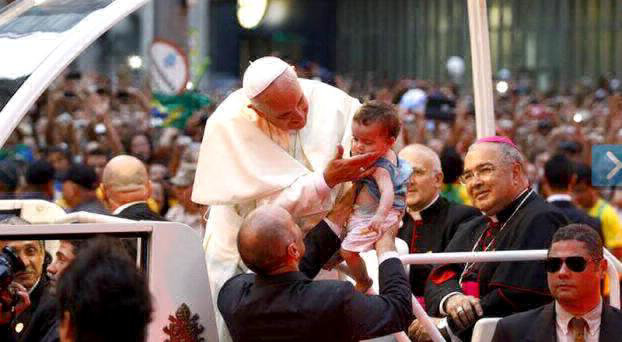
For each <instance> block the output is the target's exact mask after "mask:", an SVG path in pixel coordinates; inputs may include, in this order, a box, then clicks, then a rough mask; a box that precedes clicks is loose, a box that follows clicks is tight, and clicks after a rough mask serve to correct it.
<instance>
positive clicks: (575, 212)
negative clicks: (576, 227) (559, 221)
mask: <svg viewBox="0 0 622 342" xmlns="http://www.w3.org/2000/svg"><path fill="white" fill-rule="evenodd" d="M549 203H551V204H552V205H554V206H556V207H557V208H558V209H559V210H560V211H561V212H562V213H563V214H564V215H565V216H566V217H567V218H568V221H570V223H582V224H586V225H588V226H590V227H592V228H594V229H595V230H596V231H597V232H598V235H600V238H601V239H604V236H603V228H602V225H601V223H600V220H599V219H597V218H594V217H591V216H590V215H588V214H587V213H586V212H585V211H583V210H581V209H579V208H577V207H576V206H575V205H574V204H573V203H572V202H571V201H566V200H556V201H550V202H549ZM603 241H604V240H603Z"/></svg>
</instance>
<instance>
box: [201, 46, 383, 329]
mask: <svg viewBox="0 0 622 342" xmlns="http://www.w3.org/2000/svg"><path fill="white" fill-rule="evenodd" d="M242 83H243V84H242V89H240V90H237V91H235V92H234V93H232V94H231V95H229V96H228V97H227V98H226V99H225V100H224V101H223V102H222V103H221V104H220V106H219V107H218V108H217V109H216V111H215V112H214V114H212V116H211V117H210V118H209V120H208V121H207V124H206V126H205V134H204V136H203V141H202V144H201V151H200V155H199V162H198V168H197V171H196V177H195V182H194V187H193V192H192V200H193V201H194V202H196V203H199V204H205V205H210V212H209V218H208V221H207V227H206V233H205V239H204V241H203V247H204V248H205V258H206V262H207V270H208V274H209V279H210V285H211V293H212V300H213V302H214V304H215V303H216V300H217V294H218V291H219V290H220V288H221V287H222V285H223V284H224V282H225V281H226V280H228V279H229V278H231V277H232V276H234V275H235V274H237V273H240V272H242V271H243V265H241V260H240V255H239V254H238V250H237V243H236V238H237V233H238V230H239V227H240V224H241V223H242V221H243V219H244V217H245V216H246V215H247V214H248V213H249V212H250V211H251V210H253V209H254V208H255V207H257V206H259V205H263V204H268V203H271V204H278V205H280V206H282V207H284V208H285V209H287V210H288V211H289V212H290V214H292V216H293V217H294V219H295V220H296V221H297V222H298V224H299V225H300V227H301V228H302V229H303V230H304V231H305V232H307V231H308V230H309V229H310V228H312V227H313V226H314V225H315V224H317V223H319V221H320V220H321V219H323V218H324V217H325V216H326V215H327V214H328V213H329V212H330V210H331V209H332V208H333V206H334V203H335V201H336V199H337V197H338V196H339V195H340V193H341V192H342V185H341V183H344V182H349V181H352V180H356V179H358V178H361V177H364V176H367V175H369V174H371V171H373V170H372V169H368V168H369V167H370V166H371V165H372V164H373V162H374V161H375V159H376V158H377V157H378V156H377V155H361V156H356V157H353V158H348V159H345V158H342V157H341V155H342V154H343V153H344V151H345V155H346V156H349V154H350V143H351V141H350V140H351V122H352V117H353V115H354V113H355V111H356V110H357V109H358V107H359V106H360V103H359V102H358V101H357V100H356V99H354V98H352V97H350V96H348V95H347V94H346V93H344V92H343V91H341V90H339V89H337V88H334V87H332V86H329V85H326V84H324V83H321V82H318V81H311V80H305V79H299V78H298V77H297V76H296V72H295V71H294V69H293V67H291V66H290V65H288V64H287V63H285V62H284V61H282V60H280V59H278V58H276V57H263V58H260V59H258V60H256V61H255V62H253V63H251V65H250V66H249V67H248V68H247V70H246V72H245V73H244V77H243V81H242ZM338 146H339V147H338ZM342 147H343V148H342ZM336 151H337V152H336ZM215 310H216V316H217V325H218V330H219V335H220V340H221V341H225V340H230V338H229V337H228V333H227V331H226V326H225V324H224V321H223V320H222V317H221V316H220V314H219V313H218V311H217V309H215Z"/></svg>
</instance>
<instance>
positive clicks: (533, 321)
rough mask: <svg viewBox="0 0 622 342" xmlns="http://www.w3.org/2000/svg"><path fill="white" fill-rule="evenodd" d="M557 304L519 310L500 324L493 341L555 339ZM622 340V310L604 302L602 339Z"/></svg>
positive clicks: (604, 341) (540, 341) (548, 340)
mask: <svg viewBox="0 0 622 342" xmlns="http://www.w3.org/2000/svg"><path fill="white" fill-rule="evenodd" d="M555 324H556V323H555V305H554V304H553V303H551V304H547V305H544V306H542V307H539V308H537V309H533V310H529V311H525V312H521V313H517V314H514V315H511V316H508V317H505V318H503V319H502V320H500V321H499V322H498V323H497V329H496V330H495V335H494V337H493V339H492V340H493V341H494V342H519V341H524V342H545V341H546V342H555V341H557V331H556V328H555ZM621 339H622V312H620V310H618V309H616V308H613V307H611V306H610V305H608V304H606V303H603V312H602V314H601V319H600V334H599V336H598V340H599V341H600V342H617V341H620V340H621Z"/></svg>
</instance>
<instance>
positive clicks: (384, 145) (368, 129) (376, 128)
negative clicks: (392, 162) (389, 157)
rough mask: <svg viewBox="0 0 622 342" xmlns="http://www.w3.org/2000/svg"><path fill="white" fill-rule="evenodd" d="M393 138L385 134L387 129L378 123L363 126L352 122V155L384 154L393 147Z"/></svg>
mask: <svg viewBox="0 0 622 342" xmlns="http://www.w3.org/2000/svg"><path fill="white" fill-rule="evenodd" d="M394 142H395V139H394V138H391V137H389V136H388V134H387V129H386V128H384V127H383V126H382V124H381V123H379V122H374V123H372V124H371V125H367V126H366V125H363V124H361V123H359V122H356V121H354V122H352V155H354V156H355V155H359V154H364V153H375V152H382V153H385V152H387V151H388V150H389V148H391V146H393V143H394Z"/></svg>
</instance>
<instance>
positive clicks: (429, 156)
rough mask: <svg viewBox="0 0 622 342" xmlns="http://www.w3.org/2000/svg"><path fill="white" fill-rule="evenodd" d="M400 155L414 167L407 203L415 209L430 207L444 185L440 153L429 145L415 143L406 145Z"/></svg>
mask: <svg viewBox="0 0 622 342" xmlns="http://www.w3.org/2000/svg"><path fill="white" fill-rule="evenodd" d="M399 157H400V158H401V159H404V160H405V161H406V162H408V164H410V166H412V168H413V175H412V177H411V179H410V183H409V184H408V192H407V193H406V204H407V205H408V207H409V208H410V209H411V210H415V211H419V210H422V209H423V208H426V207H428V206H429V205H430V204H432V203H433V202H434V200H435V199H436V198H438V196H439V193H440V191H441V187H442V185H443V171H442V169H441V161H440V159H439V158H438V155H437V154H436V152H434V151H433V150H432V149H431V148H429V147H427V146H424V145H420V144H413V145H408V146H406V147H404V148H403V149H402V150H401V151H400V153H399Z"/></svg>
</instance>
